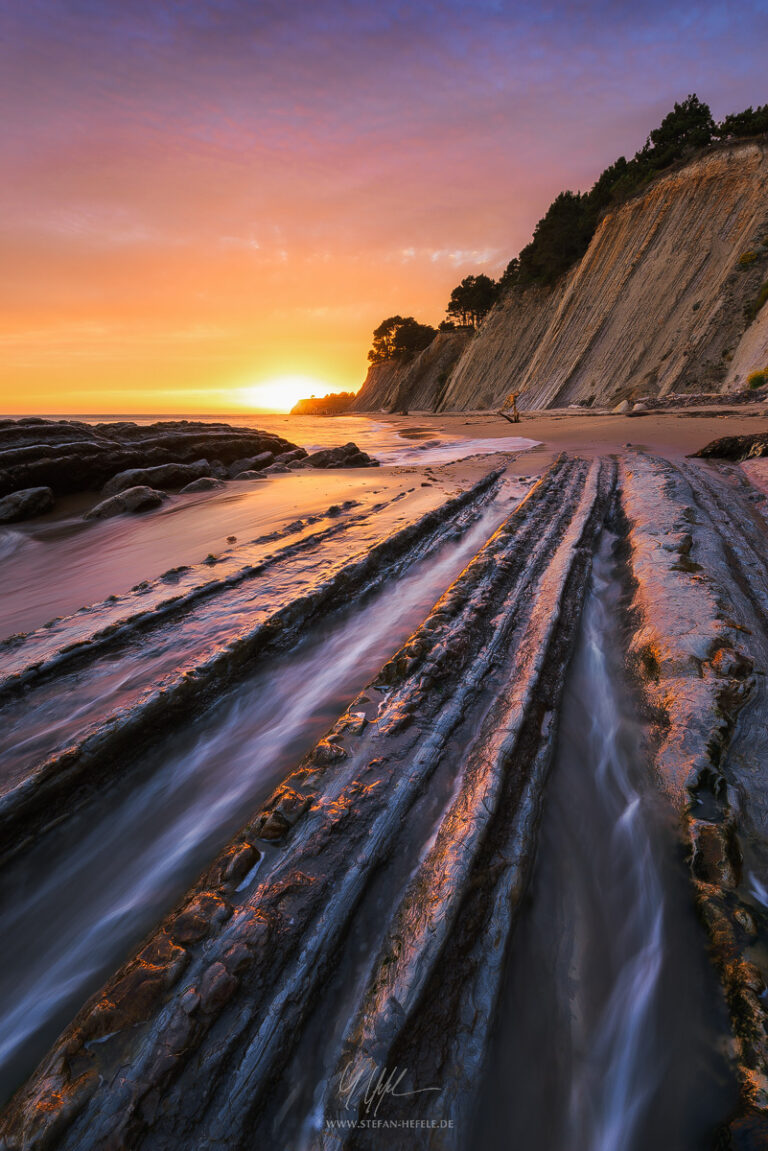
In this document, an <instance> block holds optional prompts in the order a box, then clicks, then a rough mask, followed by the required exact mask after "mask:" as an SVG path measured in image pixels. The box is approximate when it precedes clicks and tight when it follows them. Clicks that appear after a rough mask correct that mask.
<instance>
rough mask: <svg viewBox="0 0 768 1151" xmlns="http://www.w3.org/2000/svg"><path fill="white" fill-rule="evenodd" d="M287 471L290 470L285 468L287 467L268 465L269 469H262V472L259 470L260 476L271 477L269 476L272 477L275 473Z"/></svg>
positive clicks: (283, 465)
mask: <svg viewBox="0 0 768 1151" xmlns="http://www.w3.org/2000/svg"><path fill="white" fill-rule="evenodd" d="M289 470H290V469H289V468H287V467H286V466H285V464H270V465H269V467H267V468H262V470H261V474H262V475H263V476H271V475H273V474H274V473H275V472H287V471H289Z"/></svg>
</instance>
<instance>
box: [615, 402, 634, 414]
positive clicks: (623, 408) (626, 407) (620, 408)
mask: <svg viewBox="0 0 768 1151" xmlns="http://www.w3.org/2000/svg"><path fill="white" fill-rule="evenodd" d="M631 408H632V405H631V404H630V402H629V400H622V401H621V403H620V404H617V405H616V407H615V408H614V409H613V414H614V415H615V416H623V415H624V414H625V413H626V412H628V411H630V410H631Z"/></svg>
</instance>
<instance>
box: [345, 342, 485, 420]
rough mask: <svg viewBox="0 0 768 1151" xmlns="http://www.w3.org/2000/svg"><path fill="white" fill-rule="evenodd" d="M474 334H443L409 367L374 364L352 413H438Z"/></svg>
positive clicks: (389, 361) (395, 361)
mask: <svg viewBox="0 0 768 1151" xmlns="http://www.w3.org/2000/svg"><path fill="white" fill-rule="evenodd" d="M471 336H472V333H471V332H470V331H469V330H467V329H465V328H462V329H459V330H458V331H455V332H440V333H439V334H438V335H437V336H436V337H435V338H434V340H433V341H432V343H431V344H430V345H429V347H427V348H425V349H424V351H423V352H420V353H419V355H418V356H416V358H415V359H413V360H409V361H408V362H407V363H401V362H400V361H397V360H385V361H384V362H383V363H378V364H371V366H370V368H369V369H368V375H367V376H366V379H365V383H364V384H363V386H362V388H361V389H360V391H359V392H358V394H357V396H356V398H355V402H354V403H353V404H352V408H351V410H352V411H355V412H372V411H378V410H380V409H382V408H384V409H385V410H386V411H402V410H403V409H407V408H429V409H437V408H438V406H439V405H440V403H441V400H442V397H443V394H444V393H445V391H446V388H447V386H448V381H449V379H450V378H451V372H452V371H453V369H454V367H455V365H456V363H457V362H458V360H459V357H460V356H461V354H462V352H463V351H464V349H465V348H466V347H467V344H468V343H469V340H470V338H471Z"/></svg>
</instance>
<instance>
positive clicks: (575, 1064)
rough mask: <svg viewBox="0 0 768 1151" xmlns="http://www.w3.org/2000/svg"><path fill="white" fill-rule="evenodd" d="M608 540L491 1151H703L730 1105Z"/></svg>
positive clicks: (593, 594) (536, 885) (494, 1062)
mask: <svg viewBox="0 0 768 1151" xmlns="http://www.w3.org/2000/svg"><path fill="white" fill-rule="evenodd" d="M612 542H613V541H612V539H611V538H610V537H607V538H606V539H605V540H604V543H603V546H602V548H601V551H600V553H599V555H598V556H597V557H596V562H595V568H594V575H593V580H592V586H591V590H590V592H589V595H588V599H587V603H586V607H585V613H584V618H583V621H582V628H581V636H580V640H579V646H578V649H577V652H576V655H575V657H574V663H573V666H572V669H571V673H570V676H569V685H568V688H567V696H566V700H565V704H564V710H563V714H562V720H561V728H560V733H559V737H558V751H557V755H556V761H555V764H554V766H553V769H552V774H551V777H550V780H549V783H548V787H547V794H546V799H545V806H544V812H543V816H542V823H541V829H540V839H539V845H538V855H537V863H536V867H535V872H534V877H533V881H532V886H531V890H530V899H529V903H528V905H527V907H526V909H525V911H524V912H523V914H522V915H521V918H520V921H519V923H518V925H517V927H516V929H515V934H514V937H513V940H512V946H511V954H510V960H509V970H508V973H507V979H506V983H505V988H504V992H503V997H502V1002H501V1004H500V1008H499V1017H498V1027H497V1033H496V1037H495V1040H494V1046H493V1049H492V1056H491V1059H490V1060H489V1067H488V1076H487V1082H486V1084H485V1088H484V1093H483V1098H482V1101H481V1105H480V1108H479V1112H478V1117H477V1131H476V1139H477V1146H482V1147H483V1148H484V1149H485V1148H488V1149H489V1151H501V1149H502V1148H503V1149H505V1151H508V1149H509V1148H510V1147H514V1148H517V1147H520V1148H524V1147H525V1148H528V1147H531V1148H533V1147H535V1148H537V1151H647V1149H648V1148H655V1147H659V1148H662V1147H663V1148H664V1151H695V1149H697V1148H702V1151H703V1149H704V1148H709V1147H711V1146H712V1144H713V1140H712V1138H711V1136H712V1131H713V1129H714V1128H715V1126H716V1125H717V1123H718V1122H722V1121H723V1120H724V1119H725V1118H726V1117H727V1115H728V1111H729V1108H730V1105H731V1103H732V1102H733V1101H734V1098H733V1093H734V1087H733V1084H732V1083H731V1082H730V1080H729V1078H728V1074H727V1071H726V1068H725V1064H724V1062H723V1060H722V1059H721V1058H720V1056H719V1055H718V1049H719V1044H720V1039H721V1037H722V1036H723V1035H724V1034H725V1032H726V1030H727V1020H726V1016H725V1009H724V1006H723V1003H722V995H721V993H720V991H719V988H718V986H717V984H716V981H715V976H714V973H713V971H712V969H711V968H710V967H709V964H708V962H707V961H706V959H705V954H706V942H705V939H704V935H703V932H702V930H701V928H700V927H699V925H698V923H697V922H696V920H695V916H694V913H693V910H692V907H691V898H690V890H689V887H688V884H687V880H686V878H685V876H684V874H683V866H682V861H681V860H680V859H679V857H678V849H677V846H676V841H675V839H674V837H673V833H672V829H671V826H670V823H669V815H668V813H667V812H666V811H665V810H664V809H663V807H662V806H661V801H660V800H658V799H657V798H656V797H655V796H654V793H653V785H652V781H651V780H650V778H649V770H648V762H647V754H646V749H645V739H644V731H643V728H642V726H641V724H640V723H639V721H638V719H637V713H636V708H635V703H634V700H633V698H632V694H631V691H630V689H629V687H628V685H627V682H626V679H625V676H624V670H623V666H622V660H621V652H620V650H619V646H618V643H617V639H618V635H619V633H620V628H619V626H618V624H617V620H618V618H619V616H618V602H619V598H620V596H621V587H620V584H619V582H618V580H617V577H616V569H615V565H614V561H613V559H612V555H611V545H612ZM473 1146H474V1144H473Z"/></svg>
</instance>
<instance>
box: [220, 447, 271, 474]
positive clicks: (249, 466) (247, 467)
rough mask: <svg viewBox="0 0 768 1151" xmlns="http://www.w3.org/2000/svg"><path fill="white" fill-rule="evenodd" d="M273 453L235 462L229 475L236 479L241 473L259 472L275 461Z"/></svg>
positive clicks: (265, 453)
mask: <svg viewBox="0 0 768 1151" xmlns="http://www.w3.org/2000/svg"><path fill="white" fill-rule="evenodd" d="M274 458H275V457H274V453H273V452H259V454H258V455H256V456H247V457H246V458H245V459H242V460H235V462H234V463H233V464H231V465H230V467H229V474H230V476H231V477H232V478H233V479H234V478H235V476H239V475H240V473H241V472H251V471H259V470H260V469H261V468H266V467H267V466H268V465H269V464H271V463H272V461H273V460H274Z"/></svg>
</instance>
